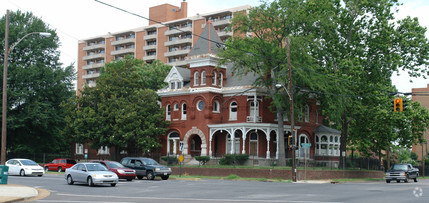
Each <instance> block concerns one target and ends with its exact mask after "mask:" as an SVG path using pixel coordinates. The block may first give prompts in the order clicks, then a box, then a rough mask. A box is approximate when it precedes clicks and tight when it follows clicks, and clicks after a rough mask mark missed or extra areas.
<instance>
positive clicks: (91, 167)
mask: <svg viewBox="0 0 429 203" xmlns="http://www.w3.org/2000/svg"><path fill="white" fill-rule="evenodd" d="M86 168H87V169H88V171H108V170H109V169H107V168H106V167H104V166H103V165H101V164H86Z"/></svg>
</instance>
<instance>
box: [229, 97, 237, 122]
mask: <svg viewBox="0 0 429 203" xmlns="http://www.w3.org/2000/svg"><path fill="white" fill-rule="evenodd" d="M237 111H238V105H237V102H235V101H233V102H231V104H230V105H229V120H230V121H235V120H237Z"/></svg>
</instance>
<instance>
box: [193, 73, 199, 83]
mask: <svg viewBox="0 0 429 203" xmlns="http://www.w3.org/2000/svg"><path fill="white" fill-rule="evenodd" d="M199 82H200V80H199V77H198V71H195V73H194V86H198V83H199Z"/></svg>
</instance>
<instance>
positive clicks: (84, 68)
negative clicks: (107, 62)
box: [82, 63, 104, 70]
mask: <svg viewBox="0 0 429 203" xmlns="http://www.w3.org/2000/svg"><path fill="white" fill-rule="evenodd" d="M101 67H104V63H93V64H91V65H85V66H83V67H82V69H83V70H88V69H93V68H101Z"/></svg>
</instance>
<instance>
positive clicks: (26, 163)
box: [21, 160, 38, 166]
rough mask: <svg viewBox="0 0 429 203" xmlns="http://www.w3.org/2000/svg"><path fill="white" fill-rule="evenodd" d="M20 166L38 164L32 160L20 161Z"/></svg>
mask: <svg viewBox="0 0 429 203" xmlns="http://www.w3.org/2000/svg"><path fill="white" fill-rule="evenodd" d="M21 163H22V165H25V166H37V165H38V164H37V163H36V162H34V161H32V160H21Z"/></svg>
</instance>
